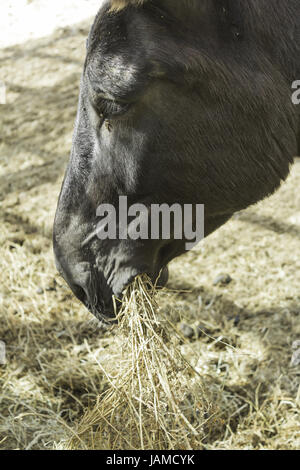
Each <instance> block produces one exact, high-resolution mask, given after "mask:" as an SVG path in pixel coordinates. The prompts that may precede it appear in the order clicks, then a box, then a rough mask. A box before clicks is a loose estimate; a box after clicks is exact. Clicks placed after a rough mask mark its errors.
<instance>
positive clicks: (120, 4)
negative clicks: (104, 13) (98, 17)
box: [111, 0, 147, 11]
mask: <svg viewBox="0 0 300 470" xmlns="http://www.w3.org/2000/svg"><path fill="white" fill-rule="evenodd" d="M146 1H147V0H111V11H120V10H122V9H123V8H126V7H128V6H130V5H131V6H140V5H142V4H143V3H145V2H146Z"/></svg>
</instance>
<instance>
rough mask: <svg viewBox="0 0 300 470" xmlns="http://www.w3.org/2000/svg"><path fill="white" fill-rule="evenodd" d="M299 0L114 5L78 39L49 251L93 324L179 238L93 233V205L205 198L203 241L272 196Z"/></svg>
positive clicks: (286, 118)
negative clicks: (73, 113)
mask: <svg viewBox="0 0 300 470" xmlns="http://www.w3.org/2000/svg"><path fill="white" fill-rule="evenodd" d="M297 79H300V2H299V0H148V1H147V0H144V1H143V0H131V1H126V0H112V1H106V2H104V5H103V7H102V9H101V11H100V12H99V13H98V15H97V17H96V19H95V21H94V24H93V26H92V28H91V31H90V34H89V37H88V40H87V54H86V59H85V63H84V69H83V74H82V79H81V86H80V96H79V105H78V113H77V119H76V123H75V130H74V138H73V146H72V152H71V157H70V160H69V164H68V168H67V171H66V175H65V178H64V182H63V185H62V190H61V194H60V197H59V202H58V207H57V212H56V218H55V224H54V250H55V257H56V262H57V267H58V269H59V270H60V272H61V273H62V275H63V277H64V278H65V280H66V281H67V282H68V284H69V285H70V287H71V289H72V291H73V292H74V293H75V295H76V296H77V297H78V298H79V299H80V300H81V301H82V302H84V303H85V305H86V306H87V307H88V308H89V309H90V310H91V311H92V312H93V313H94V314H95V315H96V316H98V317H99V318H100V317H103V316H104V317H105V316H109V315H111V314H112V296H113V295H114V294H115V295H116V296H120V295H121V293H122V291H123V289H124V287H125V286H126V285H127V284H128V283H129V282H130V281H131V280H132V279H133V278H134V277H135V276H136V275H138V274H140V273H144V272H146V273H147V274H148V275H149V276H150V277H151V278H152V279H153V280H154V279H156V278H157V277H158V275H159V274H160V273H161V274H160V282H161V284H164V283H165V282H166V280H167V265H168V263H169V262H170V261H171V260H172V259H173V258H174V257H176V256H178V255H181V254H182V253H183V252H184V251H185V240H184V239H182V240H180V239H175V237H174V236H172V234H171V236H170V238H169V239H168V240H166V239H163V238H162V237H159V239H151V238H150V239H148V240H144V239H137V240H133V239H120V238H119V239H115V240H111V239H107V240H100V239H99V237H98V236H97V230H96V227H97V223H98V221H99V217H97V208H98V207H99V205H101V204H103V203H106V204H108V203H109V204H111V205H113V206H114V207H117V206H118V200H119V197H120V196H127V197H128V201H129V202H130V204H133V203H143V204H144V205H145V206H147V207H148V208H149V214H150V212H151V207H152V205H153V204H162V203H166V204H169V205H172V204H174V203H179V204H204V205H205V235H209V234H210V233H211V232H213V231H214V230H215V229H217V228H218V227H220V226H221V225H222V224H224V223H225V222H226V221H227V220H228V219H230V217H231V216H232V215H233V214H234V213H235V212H236V211H239V210H242V209H244V208H246V207H248V206H249V205H251V204H254V203H255V202H257V201H259V200H261V199H263V198H265V197H266V196H268V195H270V194H272V193H273V192H274V191H275V190H276V189H277V188H278V187H279V185H280V183H281V181H282V180H284V179H285V178H286V177H287V175H288V173H289V168H290V165H291V163H292V162H293V157H294V155H297V154H298V153H299V143H300V131H299V130H300V126H299V117H300V116H299V111H300V106H296V105H295V104H293V101H292V93H293V89H292V86H293V83H294V81H296V80H297Z"/></svg>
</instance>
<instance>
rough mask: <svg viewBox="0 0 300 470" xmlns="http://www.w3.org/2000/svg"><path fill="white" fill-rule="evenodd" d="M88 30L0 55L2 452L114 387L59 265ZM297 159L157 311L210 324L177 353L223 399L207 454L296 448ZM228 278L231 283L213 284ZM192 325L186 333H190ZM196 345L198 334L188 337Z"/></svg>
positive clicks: (104, 355) (57, 432) (184, 266)
mask: <svg viewBox="0 0 300 470" xmlns="http://www.w3.org/2000/svg"><path fill="white" fill-rule="evenodd" d="M87 31H88V22H83V23H81V24H78V25H77V26H76V27H74V26H72V27H65V28H63V29H60V30H58V31H56V32H55V33H54V34H52V35H50V36H48V37H46V38H42V39H35V40H31V41H28V42H26V43H23V44H20V45H15V46H13V47H7V48H4V49H2V50H0V61H1V76H0V81H1V80H2V81H5V83H6V85H7V103H6V104H4V105H0V218H1V232H0V312H1V313H0V340H2V341H4V342H5V343H6V355H7V361H6V364H3V365H0V387H1V388H0V448H1V449H52V448H57V447H59V446H60V443H61V442H62V441H63V440H64V439H66V437H67V436H70V435H72V432H73V429H74V426H75V423H76V422H77V421H78V419H80V417H81V416H82V414H83V413H84V411H85V409H86V407H87V406H90V405H93V403H94V402H95V399H96V396H97V395H99V393H100V392H101V391H102V390H103V389H104V388H105V386H106V381H105V378H104V377H103V374H102V373H101V372H100V369H99V366H98V361H101V363H102V364H104V366H105V363H108V362H109V361H110V362H111V361H113V360H114V357H116V350H115V349H116V342H117V338H116V332H109V331H106V332H105V331H103V330H101V328H99V326H97V324H96V323H95V322H93V321H91V316H90V314H89V313H87V312H86V311H85V309H84V307H82V306H81V305H80V303H79V302H78V301H77V300H76V299H75V298H74V297H73V296H72V294H71V292H70V290H69V289H68V287H67V286H66V285H65V284H64V282H63V281H62V279H61V278H60V277H59V276H58V274H57V272H56V270H55V267H54V262H53V255H52V246H51V230H52V223H53V217H54V211H55V206H56V202H57V198H58V193H59V189H60V184H61V181H62V177H63V173H64V168H65V166H66V162H67V159H68V154H69V151H70V146H71V136H72V128H73V122H74V118H75V113H76V106H77V99H78V86H79V79H80V73H81V69H82V63H83V59H84V50H85V39H86V36H87ZM299 187H300V162H299V161H297V162H296V163H295V165H294V166H293V168H292V171H291V175H290V177H289V179H288V180H287V182H286V183H284V184H283V185H282V187H281V189H280V190H279V191H278V192H277V193H276V194H275V195H274V196H273V197H271V198H270V199H268V200H266V201H264V202H262V203H260V204H258V205H256V206H254V207H251V208H249V209H248V210H247V211H244V212H242V213H239V214H237V215H236V216H235V217H234V218H233V220H231V221H230V222H229V223H227V224H226V225H225V226H224V227H222V228H221V229H220V230H219V231H217V232H216V233H215V234H213V235H212V236H210V237H209V238H208V239H206V240H205V241H204V242H203V243H202V244H200V245H199V247H198V248H197V249H195V250H193V251H192V252H190V253H188V254H187V255H185V256H184V257H182V258H179V259H177V260H175V261H174V262H173V263H172V264H171V276H170V281H169V287H170V288H172V289H179V290H180V292H174V293H172V294H170V295H169V300H168V303H165V304H162V307H161V308H164V309H167V310H168V311H170V315H171V316H172V318H173V321H174V322H176V323H177V325H178V328H180V327H181V328H182V324H183V323H184V324H185V325H188V326H191V327H192V328H194V329H195V328H196V327H197V326H200V327H201V330H202V331H204V332H205V334H203V333H202V334H200V335H198V336H199V337H198V336H197V335H196V336H195V335H194V336H192V334H191V335H190V338H188V339H186V341H185V342H183V344H182V346H181V352H182V354H183V355H185V357H187V358H188V359H189V361H190V362H191V363H192V365H193V366H194V367H195V368H196V370H197V371H198V372H199V373H200V374H201V375H202V377H203V380H205V381H206V382H207V384H208V387H210V388H211V389H212V391H213V393H214V394H215V397H216V403H217V406H218V413H219V417H220V421H219V428H218V429H217V430H216V432H215V433H214V434H212V435H210V436H209V437H208V438H207V439H205V440H203V442H201V443H199V448H206V449H297V448H299V447H300V430H299V429H300V428H299V424H300V423H299V405H300V387H299V385H300V383H299V377H300V351H299V348H300V343H298V344H297V340H298V341H299V340H300V321H299V320H300V290H299V286H300V258H299V252H300V192H299ZM221 273H225V274H229V275H230V276H231V278H232V280H231V282H230V283H228V284H222V283H215V282H214V281H215V280H216V278H217V277H218V275H219V274H221ZM186 328H187V327H185V329H186ZM187 336H189V334H188V335H187Z"/></svg>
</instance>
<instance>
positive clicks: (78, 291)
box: [70, 284, 87, 304]
mask: <svg viewBox="0 0 300 470" xmlns="http://www.w3.org/2000/svg"><path fill="white" fill-rule="evenodd" d="M70 287H71V289H72V291H73V292H74V294H75V295H76V297H77V298H78V299H79V300H80V302H82V303H83V304H86V303H87V295H86V292H85V290H84V289H83V288H82V287H81V286H79V285H78V284H71V285H70Z"/></svg>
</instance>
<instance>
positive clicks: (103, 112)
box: [95, 97, 130, 119]
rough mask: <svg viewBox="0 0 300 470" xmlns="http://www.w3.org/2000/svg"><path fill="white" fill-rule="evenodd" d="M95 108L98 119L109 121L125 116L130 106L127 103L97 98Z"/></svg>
mask: <svg viewBox="0 0 300 470" xmlns="http://www.w3.org/2000/svg"><path fill="white" fill-rule="evenodd" d="M95 108H96V110H97V112H98V114H99V116H100V117H104V118H105V119H110V118H113V117H117V116H122V115H123V114H125V113H126V112H127V111H128V109H129V108H130V105H129V104H128V103H123V102H122V103H121V102H119V101H115V100H108V99H105V98H102V97H101V98H99V99H97V100H96V102H95Z"/></svg>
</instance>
